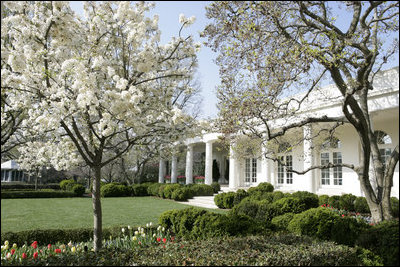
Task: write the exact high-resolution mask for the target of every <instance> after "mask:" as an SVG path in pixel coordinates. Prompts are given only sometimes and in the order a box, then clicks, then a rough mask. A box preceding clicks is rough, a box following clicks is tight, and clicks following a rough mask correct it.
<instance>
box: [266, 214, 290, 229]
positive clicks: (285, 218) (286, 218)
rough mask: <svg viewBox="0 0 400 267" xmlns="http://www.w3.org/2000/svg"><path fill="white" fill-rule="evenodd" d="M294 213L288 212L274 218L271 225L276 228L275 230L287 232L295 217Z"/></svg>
mask: <svg viewBox="0 0 400 267" xmlns="http://www.w3.org/2000/svg"><path fill="white" fill-rule="evenodd" d="M294 215H295V214H294V213H292V212H288V213H285V214H282V215H279V216H276V217H274V218H272V220H271V225H272V227H273V228H274V230H280V231H282V230H287V227H288V225H289V223H290V221H291V220H292V219H293V217H294Z"/></svg>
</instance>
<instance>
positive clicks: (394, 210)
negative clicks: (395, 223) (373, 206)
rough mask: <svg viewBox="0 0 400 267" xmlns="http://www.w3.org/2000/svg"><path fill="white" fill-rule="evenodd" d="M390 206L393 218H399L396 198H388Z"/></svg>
mask: <svg viewBox="0 0 400 267" xmlns="http://www.w3.org/2000/svg"><path fill="white" fill-rule="evenodd" d="M390 204H391V206H392V214H393V216H394V217H395V218H399V199H398V198H396V197H391V198H390Z"/></svg>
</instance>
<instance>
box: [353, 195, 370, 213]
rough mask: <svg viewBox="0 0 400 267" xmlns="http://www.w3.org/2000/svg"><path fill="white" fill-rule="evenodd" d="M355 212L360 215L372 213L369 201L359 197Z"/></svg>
mask: <svg viewBox="0 0 400 267" xmlns="http://www.w3.org/2000/svg"><path fill="white" fill-rule="evenodd" d="M354 210H355V212H359V213H370V212H371V211H370V210H369V206H368V203H367V199H366V198H365V197H357V198H356V200H354Z"/></svg>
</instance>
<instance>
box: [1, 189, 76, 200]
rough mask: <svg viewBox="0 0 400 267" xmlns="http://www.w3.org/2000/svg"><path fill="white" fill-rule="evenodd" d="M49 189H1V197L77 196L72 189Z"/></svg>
mask: <svg viewBox="0 0 400 267" xmlns="http://www.w3.org/2000/svg"><path fill="white" fill-rule="evenodd" d="M46 190H47V191H32V190H29V191H16V190H7V191H1V198H2V199H6V198H63V197H75V193H74V192H71V191H50V190H52V189H46Z"/></svg>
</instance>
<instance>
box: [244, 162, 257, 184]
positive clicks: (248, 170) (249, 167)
mask: <svg viewBox="0 0 400 267" xmlns="http://www.w3.org/2000/svg"><path fill="white" fill-rule="evenodd" d="M245 182H246V183H247V184H251V183H256V182H257V159H256V158H251V159H246V164H245Z"/></svg>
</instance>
